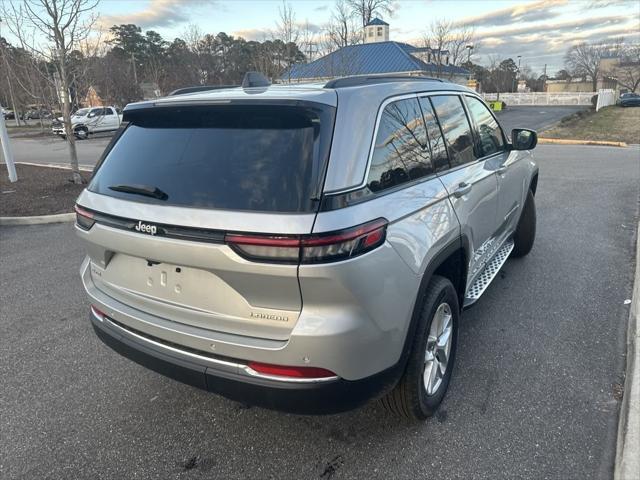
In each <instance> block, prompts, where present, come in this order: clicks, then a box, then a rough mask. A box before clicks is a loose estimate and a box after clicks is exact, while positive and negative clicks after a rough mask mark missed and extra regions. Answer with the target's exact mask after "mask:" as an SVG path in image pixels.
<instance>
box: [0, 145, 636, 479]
mask: <svg viewBox="0 0 640 480" xmlns="http://www.w3.org/2000/svg"><path fill="white" fill-rule="evenodd" d="M536 153H537V159H538V161H539V164H540V180H539V186H538V193H537V204H538V236H537V240H536V244H535V246H534V249H533V251H532V252H531V254H530V255H529V256H528V257H526V258H524V259H521V260H509V261H508V262H507V263H506V265H505V267H504V268H503V271H502V273H501V275H499V276H498V278H497V279H496V281H495V282H494V283H493V284H492V285H491V286H490V287H489V289H488V290H487V292H486V293H485V295H484V296H483V298H482V299H481V300H480V301H479V302H478V304H477V305H476V306H475V307H474V308H472V309H471V310H469V311H467V312H465V313H464V315H463V321H462V324H461V333H460V344H459V349H458V358H457V363H456V367H455V371H454V378H453V381H452V384H451V388H450V390H449V393H448V395H447V397H446V398H445V401H444V404H443V405H442V408H441V410H440V411H439V413H438V414H437V415H436V416H435V417H434V418H432V419H430V420H429V421H427V422H425V423H422V424H416V423H411V422H408V421H404V420H399V419H397V418H395V417H392V416H390V415H389V414H387V413H386V412H385V411H384V410H382V409H381V408H380V407H379V406H378V404H377V403H372V404H370V405H368V406H366V407H365V408H363V409H360V410H357V411H354V412H349V413H345V414H342V415H335V416H328V417H304V416H295V415H287V414H281V413H277V412H271V411H267V410H262V409H259V408H247V407H246V406H243V405H239V404H237V403H234V402H231V401H228V400H226V399H224V398H221V397H217V396H214V395H211V394H208V393H206V392H202V391H199V390H196V389H194V388H192V387H189V386H186V385H182V384H180V383H177V382H174V381H172V380H169V379H167V378H164V377H162V376H159V375H157V374H156V373H154V372H151V371H148V370H145V369H144V368H142V367H139V366H138V365H136V364H134V363H132V362H130V361H128V360H126V359H124V358H122V357H120V356H119V355H117V354H116V353H114V352H113V351H111V350H109V349H108V348H107V347H105V346H104V345H102V344H101V343H100V342H99V341H98V340H97V338H96V337H95V335H94V333H93V331H92V329H91V327H90V325H89V321H88V312H89V309H88V303H87V300H86V298H85V296H84V294H83V291H82V287H81V285H80V279H79V275H78V269H79V265H80V262H81V259H82V257H83V252H82V248H81V246H80V245H79V242H78V241H77V240H76V238H75V236H74V234H73V231H72V226H71V225H70V224H57V225H41V226H32V227H0V329H1V331H2V335H1V336H0V384H1V385H2V388H1V389H0V418H1V419H2V435H1V436H0V452H1V455H0V478H3V479H4V478H7V479H13V478H25V479H33V478H56V479H58V478H81V479H84V478H87V479H89V478H90V479H95V478H144V479H147V478H157V479H170V478H187V479H192V478H193V479H196V478H197V479H201V478H224V479H229V478H243V479H244V478H278V479H279V478H316V479H333V480H337V479H346V478H381V479H382V478H384V479H388V478H447V479H456V478H460V479H468V478H505V479H507V478H508V479H516V478H536V479H539V478H540V479H541V478H549V479H558V478H562V479H581V480H582V479H591V478H611V476H612V468H613V460H614V454H615V436H616V425H617V417H618V409H619V401H618V398H617V397H616V393H615V392H616V391H617V384H619V383H620V382H621V381H622V373H623V368H624V355H623V352H624V339H625V331H626V322H627V318H628V314H629V306H628V305H624V300H625V299H628V298H631V288H632V285H631V284H632V278H633V265H634V246H635V243H634V242H635V238H634V235H635V233H634V232H635V227H636V225H637V222H638V199H639V188H640V187H639V185H640V149H638V148H627V149H620V148H618V149H615V148H606V147H575V146H571V147H569V146H552V145H542V146H539V147H538V148H537V149H536Z"/></svg>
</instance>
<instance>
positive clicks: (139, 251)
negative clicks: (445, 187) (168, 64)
mask: <svg viewBox="0 0 640 480" xmlns="http://www.w3.org/2000/svg"><path fill="white" fill-rule="evenodd" d="M334 117H335V109H334V108H333V107H331V106H328V105H324V104H320V103H315V102H300V101H298V102H295V103H293V102H284V101H264V102H260V103H259V104H256V103H254V104H249V103H246V102H228V104H222V105H208V106H163V107H150V108H142V109H134V110H132V111H126V112H125V118H124V121H125V122H126V124H125V126H124V127H123V130H122V131H121V132H120V133H119V136H118V138H117V140H116V141H115V142H114V144H113V147H112V148H111V149H110V150H109V151H108V153H107V154H106V156H105V157H104V160H103V161H102V162H101V163H100V164H99V166H98V168H97V169H96V172H95V173H94V177H93V178H92V180H91V182H90V184H89V186H88V187H87V189H86V191H85V192H83V194H82V195H81V196H80V198H79V199H78V208H79V212H80V213H79V216H78V218H79V230H80V236H81V237H82V238H83V239H84V240H85V241H86V242H87V246H88V249H87V250H88V252H89V256H90V258H91V279H92V281H93V283H94V284H95V286H96V287H97V288H98V289H99V290H100V291H102V292H103V293H105V294H106V295H108V296H110V297H112V298H114V299H116V300H118V301H120V302H122V303H124V304H126V305H129V306H131V307H133V308H137V309H139V310H142V311H144V312H147V313H151V314H154V315H157V316H160V317H162V318H166V319H169V320H172V321H175V322H179V323H183V324H187V325H192V326H196V327H199V328H206V329H210V330H215V331H220V332H225V333H232V334H240V335H248V336H256V337H260V338H270V339H279V340H283V339H286V338H288V336H289V334H290V332H291V330H292V329H293V327H294V326H295V323H296V321H297V319H298V316H299V314H300V310H301V308H302V300H301V295H300V288H299V284H298V277H297V273H298V258H297V257H296V258H283V259H282V261H278V262H275V263H274V262H272V263H266V262H260V261H255V259H253V260H252V259H251V258H247V255H243V254H242V252H239V251H238V250H234V248H232V246H230V245H229V242H226V241H225V239H226V238H230V237H229V236H230V235H236V236H238V235H246V234H255V233H258V234H272V235H273V234H277V235H292V236H296V235H305V234H309V233H310V232H311V231H312V227H313V222H314V218H315V214H316V212H317V209H318V205H319V199H320V194H321V191H322V182H323V179H324V173H325V169H326V166H327V159H328V154H329V148H330V143H331V135H332V131H333V121H334ZM256 248H262V247H256ZM264 248H268V247H264Z"/></svg>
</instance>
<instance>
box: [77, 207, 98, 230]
mask: <svg viewBox="0 0 640 480" xmlns="http://www.w3.org/2000/svg"><path fill="white" fill-rule="evenodd" d="M74 210H75V211H76V225H78V226H79V227H80V228H82V229H83V230H89V229H90V228H91V227H93V224H94V223H96V221H95V218H94V217H93V213H91V212H90V211H88V210H85V209H84V208H82V207H80V206H78V205H76V206H75V207H74Z"/></svg>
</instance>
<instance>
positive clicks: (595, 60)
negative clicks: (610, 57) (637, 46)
mask: <svg viewBox="0 0 640 480" xmlns="http://www.w3.org/2000/svg"><path fill="white" fill-rule="evenodd" d="M610 48H611V46H610V45H607V44H605V43H595V44H589V43H584V42H583V43H579V44H577V45H574V46H573V47H571V48H570V49H569V50H568V51H567V53H566V55H565V57H564V63H565V65H566V66H567V70H569V72H571V75H572V76H573V77H587V78H589V80H591V84H592V86H593V91H594V92H595V91H596V90H597V89H598V78H599V77H600V75H601V71H600V60H602V57H603V56H604V55H605V54H606V53H608V52H609V51H610Z"/></svg>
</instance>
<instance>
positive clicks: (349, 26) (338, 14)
mask: <svg viewBox="0 0 640 480" xmlns="http://www.w3.org/2000/svg"><path fill="white" fill-rule="evenodd" d="M360 38H361V33H360V31H359V28H358V26H357V24H356V22H355V20H354V15H353V12H352V11H351V7H350V6H349V5H348V4H347V2H346V0H337V1H336V4H335V6H334V9H333V11H332V12H331V18H330V20H329V23H328V24H327V26H326V34H325V40H326V45H325V48H324V50H325V51H327V52H332V51H334V50H337V49H339V48H342V47H346V46H347V45H354V44H356V43H358V42H359V41H360Z"/></svg>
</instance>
